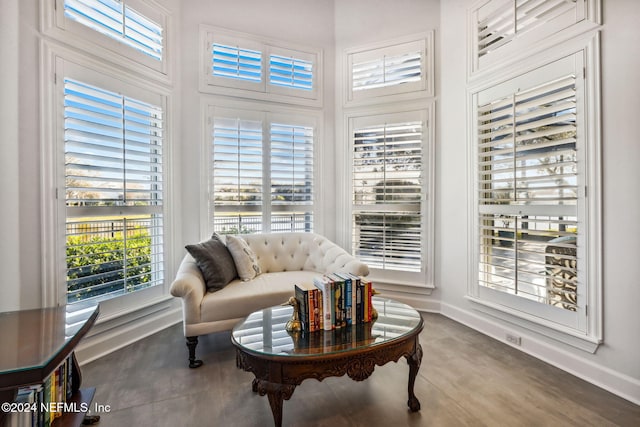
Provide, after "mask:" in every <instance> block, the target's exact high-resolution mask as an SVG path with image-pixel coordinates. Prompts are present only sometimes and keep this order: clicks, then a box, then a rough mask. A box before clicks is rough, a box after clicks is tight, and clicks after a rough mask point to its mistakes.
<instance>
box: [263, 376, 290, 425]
mask: <svg viewBox="0 0 640 427" xmlns="http://www.w3.org/2000/svg"><path fill="white" fill-rule="evenodd" d="M254 384H255V385H256V386H257V387H256V388H257V392H258V393H259V394H260V396H264V395H265V394H266V395H267V398H268V399H269V405H270V406H271V413H272V414H273V423H274V425H275V426H276V427H281V426H282V402H283V401H284V400H289V399H291V395H292V394H293V390H295V388H296V386H295V385H290V384H277V383H271V382H268V381H263V380H257V381H255V382H254Z"/></svg>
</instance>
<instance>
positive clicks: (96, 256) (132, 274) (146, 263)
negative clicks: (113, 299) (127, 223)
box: [67, 229, 151, 303]
mask: <svg viewBox="0 0 640 427" xmlns="http://www.w3.org/2000/svg"><path fill="white" fill-rule="evenodd" d="M150 282H151V237H150V235H149V231H148V230H144V229H136V230H131V231H128V232H127V235H126V251H125V239H124V233H122V232H114V233H112V234H111V235H109V236H106V237H105V236H104V235H102V236H88V235H80V236H68V237H67V296H68V302H70V303H71V302H76V301H80V300H84V299H87V298H91V297H96V296H99V295H104V294H112V293H118V292H122V293H126V292H131V291H132V290H134V289H138V288H140V287H144V286H145V284H147V283H150Z"/></svg>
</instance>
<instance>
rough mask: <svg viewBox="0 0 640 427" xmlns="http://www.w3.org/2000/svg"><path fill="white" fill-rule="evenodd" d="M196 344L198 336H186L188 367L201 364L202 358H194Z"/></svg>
mask: <svg viewBox="0 0 640 427" xmlns="http://www.w3.org/2000/svg"><path fill="white" fill-rule="evenodd" d="M197 345H198V337H187V347H188V348H189V367H190V368H192V369H193V368H199V367H200V366H202V360H196V346H197Z"/></svg>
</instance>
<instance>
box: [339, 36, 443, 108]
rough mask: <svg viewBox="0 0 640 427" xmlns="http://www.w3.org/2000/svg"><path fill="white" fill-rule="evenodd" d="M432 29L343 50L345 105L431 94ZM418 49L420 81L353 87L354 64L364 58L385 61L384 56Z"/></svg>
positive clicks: (432, 75)
mask: <svg viewBox="0 0 640 427" xmlns="http://www.w3.org/2000/svg"><path fill="white" fill-rule="evenodd" d="M433 39H434V32H433V31H430V32H427V33H421V34H414V35H411V36H406V37H402V38H398V39H393V40H387V41H384V42H378V43H372V44H368V45H364V46H357V47H353V48H349V49H346V50H345V51H344V55H343V61H342V62H343V64H344V65H343V67H344V69H343V76H344V79H345V80H344V93H343V104H344V106H345V107H355V106H361V105H373V104H379V103H381V102H393V101H406V100H410V99H416V98H421V97H422V98H424V97H431V96H434V40H433ZM415 52H419V53H420V55H421V60H420V80H418V81H413V82H407V83H402V84H394V85H390V86H385V87H379V88H369V89H364V90H354V88H353V67H354V64H357V63H359V62H363V61H374V60H382V61H383V60H384V58H385V57H386V56H392V57H394V56H399V55H403V54H411V53H415Z"/></svg>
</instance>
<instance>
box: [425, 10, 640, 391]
mask: <svg viewBox="0 0 640 427" xmlns="http://www.w3.org/2000/svg"><path fill="white" fill-rule="evenodd" d="M472 3H473V2H472V1H471V0H468V1H467V0H453V1H452V0H447V1H443V2H441V28H442V31H441V37H442V39H441V40H442V44H441V49H442V52H444V53H443V55H442V58H441V63H440V71H441V73H440V75H441V77H442V80H441V83H442V84H441V87H440V89H441V92H440V95H441V99H442V103H441V107H442V108H441V123H440V130H441V141H440V145H439V146H438V160H437V161H438V166H439V167H438V176H437V186H438V187H437V188H438V191H437V193H438V194H437V199H436V206H437V211H438V212H437V223H436V229H437V233H438V238H437V246H436V254H437V257H438V260H437V285H438V286H439V287H440V290H441V294H440V295H441V303H442V312H443V313H444V314H445V315H447V316H450V317H452V318H454V319H457V320H460V321H462V322H464V323H467V324H469V325H470V326H472V327H474V328H477V329H479V330H481V331H484V332H485V333H488V334H490V335H493V336H495V337H496V338H498V339H500V340H504V338H505V331H507V330H511V331H515V332H516V333H517V334H519V335H521V336H522V337H523V338H522V349H523V350H524V351H527V352H529V353H531V354H534V355H536V356H538V357H540V358H542V359H544V360H547V361H549V362H551V363H552V364H554V365H556V366H559V367H562V368H564V369H566V370H568V371H570V372H573V373H575V374H577V375H579V376H581V377H583V378H586V379H588V380H590V381H592V382H594V383H596V384H600V385H602V386H603V387H605V388H608V389H610V390H612V391H615V392H617V393H619V394H621V395H623V396H625V397H627V398H629V399H631V400H633V401H635V402H636V403H640V310H638V305H639V304H640V286H638V277H640V263H639V262H638V256H639V255H640V222H639V220H638V212H640V197H639V196H640V190H639V189H638V183H640V168H638V162H639V161H640V144H638V138H637V123H638V114H639V113H640V97H638V96H637V94H638V93H640V82H639V81H638V79H637V76H638V75H640V56H639V55H637V54H636V53H635V51H634V49H636V47H637V46H638V45H639V44H640V30H639V29H638V26H637V22H638V21H639V20H640V2H637V1H636V0H618V1H603V3H604V10H603V22H604V26H603V30H602V45H601V50H602V118H603V126H602V129H603V135H602V155H603V164H602V170H603V205H604V212H603V247H604V262H603V272H604V275H603V288H604V344H603V345H601V346H600V348H599V349H598V350H597V352H596V354H589V353H586V352H584V351H581V350H577V349H575V348H573V347H570V346H568V345H565V344H563V343H560V342H558V341H555V340H551V339H548V338H545V337H543V336H542V335H539V334H536V333H534V332H531V331H529V330H524V329H518V328H517V327H516V326H514V325H511V324H508V323H506V322H502V321H500V320H497V319H495V318H491V317H490V316H488V315H485V314H483V313H480V312H479V311H476V310H475V307H474V305H473V303H471V302H469V301H467V300H466V299H465V298H464V296H465V294H466V291H467V280H468V276H467V266H468V262H467V261H468V258H467V254H468V253H467V245H466V241H465V239H464V236H466V235H467V223H468V218H467V212H468V211H467V208H468V205H467V201H466V198H465V195H466V194H468V192H467V184H466V183H467V168H466V159H465V154H464V153H466V147H467V145H466V144H467V143H468V136H469V135H468V134H467V130H466V129H465V126H464V120H465V117H466V116H465V114H466V108H467V106H466V98H465V87H466V68H465V67H466V62H465V55H466V33H465V32H464V31H461V29H462V28H465V25H466V9H467V7H468V6H469V5H471V4H472ZM630 95H631V96H630Z"/></svg>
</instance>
